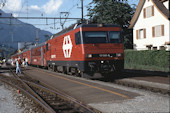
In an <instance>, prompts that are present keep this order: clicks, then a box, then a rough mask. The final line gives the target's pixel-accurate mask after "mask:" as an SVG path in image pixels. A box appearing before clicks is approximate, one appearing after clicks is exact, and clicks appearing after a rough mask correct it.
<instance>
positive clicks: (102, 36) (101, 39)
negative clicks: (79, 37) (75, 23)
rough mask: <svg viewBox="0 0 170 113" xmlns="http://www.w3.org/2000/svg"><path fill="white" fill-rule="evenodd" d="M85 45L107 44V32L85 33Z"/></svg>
mask: <svg viewBox="0 0 170 113" xmlns="http://www.w3.org/2000/svg"><path fill="white" fill-rule="evenodd" d="M83 38H84V43H86V44H89V43H92V44H94V43H107V32H105V31H87V32H84V37H83Z"/></svg>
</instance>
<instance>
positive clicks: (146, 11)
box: [143, 6, 154, 18]
mask: <svg viewBox="0 0 170 113" xmlns="http://www.w3.org/2000/svg"><path fill="white" fill-rule="evenodd" d="M152 16H154V6H149V7H146V8H144V9H143V17H144V18H149V17H152Z"/></svg>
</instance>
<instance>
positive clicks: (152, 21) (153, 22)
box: [133, 0, 170, 50]
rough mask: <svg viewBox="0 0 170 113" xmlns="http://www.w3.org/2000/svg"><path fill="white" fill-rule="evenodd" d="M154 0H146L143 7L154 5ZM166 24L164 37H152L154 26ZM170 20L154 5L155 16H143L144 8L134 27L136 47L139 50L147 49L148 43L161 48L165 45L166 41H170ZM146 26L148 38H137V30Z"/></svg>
mask: <svg viewBox="0 0 170 113" xmlns="http://www.w3.org/2000/svg"><path fill="white" fill-rule="evenodd" d="M152 5H153V3H152V0H150V1H149V2H148V0H146V1H145V4H144V6H143V8H146V7H148V6H152ZM162 24H164V36H162V37H152V27H154V26H157V25H162ZM169 27H170V24H169V20H168V19H166V18H165V17H164V16H163V15H162V14H160V11H158V9H157V8H156V7H155V6H154V16H152V17H149V18H144V17H143V9H142V11H141V13H140V15H139V18H138V20H137V22H136V24H135V26H134V27H133V39H134V45H137V46H136V47H135V49H137V50H146V49H147V48H146V45H150V44H152V45H153V46H156V47H157V48H158V49H159V46H164V44H165V42H170V39H169V38H170V37H169V30H170V29H169ZM143 28H146V38H145V39H138V40H137V39H136V30H139V29H143Z"/></svg>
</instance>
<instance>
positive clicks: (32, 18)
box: [0, 17, 81, 20]
mask: <svg viewBox="0 0 170 113" xmlns="http://www.w3.org/2000/svg"><path fill="white" fill-rule="evenodd" d="M0 19H42V20H43V19H53V20H54V19H76V20H79V19H81V18H61V17H0Z"/></svg>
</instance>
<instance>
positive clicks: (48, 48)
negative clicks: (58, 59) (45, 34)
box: [46, 43, 49, 51]
mask: <svg viewBox="0 0 170 113" xmlns="http://www.w3.org/2000/svg"><path fill="white" fill-rule="evenodd" d="M46 50H47V51H48V50H49V48H48V43H47V44H46Z"/></svg>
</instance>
